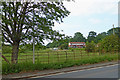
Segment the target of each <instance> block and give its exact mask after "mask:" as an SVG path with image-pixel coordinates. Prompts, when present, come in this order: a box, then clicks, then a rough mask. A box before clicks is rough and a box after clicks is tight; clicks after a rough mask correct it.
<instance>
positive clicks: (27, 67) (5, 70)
mask: <svg viewBox="0 0 120 80" xmlns="http://www.w3.org/2000/svg"><path fill="white" fill-rule="evenodd" d="M117 59H118V55H107V54H106V55H100V56H93V57H92V56H90V57H86V58H82V59H80V60H66V61H64V62H59V63H58V62H57V63H49V64H47V63H46V64H44V63H40V62H39V61H37V62H36V63H35V64H32V61H29V62H28V61H27V62H23V63H18V64H16V65H9V64H7V63H3V67H2V74H9V73H19V72H27V71H35V70H45V69H61V68H65V67H72V66H75V65H78V66H80V65H84V64H95V63H99V62H103V61H112V60H117Z"/></svg>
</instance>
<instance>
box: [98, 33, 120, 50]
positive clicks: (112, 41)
mask: <svg viewBox="0 0 120 80" xmlns="http://www.w3.org/2000/svg"><path fill="white" fill-rule="evenodd" d="M118 39H119V38H118V37H117V36H116V35H110V36H107V37H106V38H104V39H103V40H102V41H101V42H100V45H99V50H100V51H104V52H111V51H118V50H119V46H120V45H119V44H120V43H119V42H118Z"/></svg>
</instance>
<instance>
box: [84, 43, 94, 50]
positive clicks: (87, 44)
mask: <svg viewBox="0 0 120 80" xmlns="http://www.w3.org/2000/svg"><path fill="white" fill-rule="evenodd" d="M85 50H86V51H87V52H94V51H95V43H94V41H91V42H87V43H86V47H85Z"/></svg>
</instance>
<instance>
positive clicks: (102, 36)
mask: <svg viewBox="0 0 120 80" xmlns="http://www.w3.org/2000/svg"><path fill="white" fill-rule="evenodd" d="M106 36H107V33H106V32H102V33H99V34H98V35H97V36H96V42H97V43H98V42H99V41H101V40H102V39H104V38H105V37H106Z"/></svg>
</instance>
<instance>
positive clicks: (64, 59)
mask: <svg viewBox="0 0 120 80" xmlns="http://www.w3.org/2000/svg"><path fill="white" fill-rule="evenodd" d="M3 55H4V56H6V58H7V59H8V60H11V59H10V58H11V54H3ZM32 57H33V55H32V52H31V51H29V52H27V53H19V58H18V64H16V65H9V64H7V63H6V62H5V61H4V60H2V61H3V62H2V66H3V67H2V74H8V73H18V72H21V71H31V70H32V71H34V70H44V69H60V68H63V67H70V66H74V65H83V64H94V63H98V62H102V61H112V60H117V59H118V54H117V53H114V52H111V53H98V52H95V53H87V52H85V51H84V50H81V51H80V50H76V51H71V50H64V51H63V50H62V51H48V50H41V51H36V52H35V64H33V63H32Z"/></svg>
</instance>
